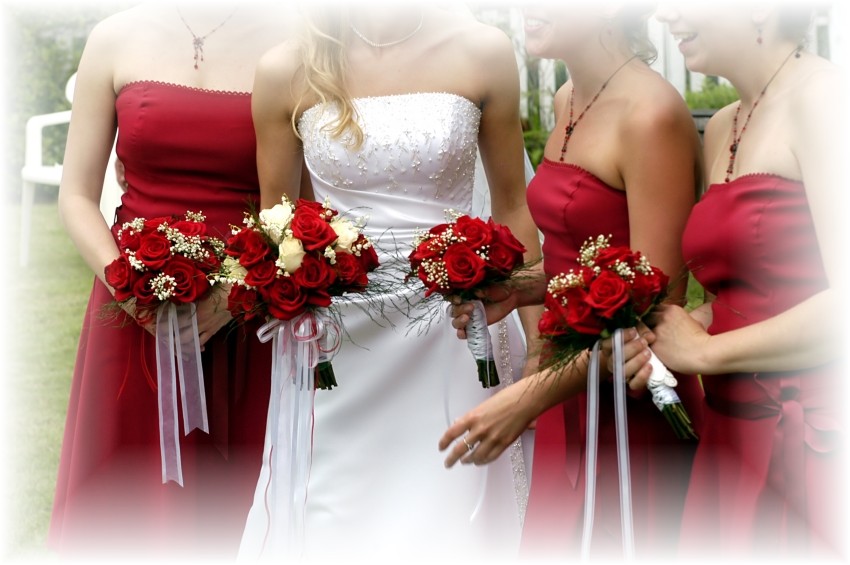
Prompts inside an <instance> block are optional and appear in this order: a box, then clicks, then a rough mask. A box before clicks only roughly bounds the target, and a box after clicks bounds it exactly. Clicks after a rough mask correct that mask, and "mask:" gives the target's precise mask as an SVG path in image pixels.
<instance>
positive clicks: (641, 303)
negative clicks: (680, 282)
mask: <svg viewBox="0 0 850 565" xmlns="http://www.w3.org/2000/svg"><path fill="white" fill-rule="evenodd" d="M668 283H669V279H668V277H667V275H665V274H664V273H663V272H662V271H661V269H658V268H657V267H652V274H651V275H644V274H641V273H637V274H636V275H635V281H634V282H633V283H632V300H633V301H634V303H635V312H636V313H637V314H638V315H639V316H642V315H644V314H645V313H646V311H647V310H649V308H650V307H651V306H652V305H653V304H654V303H655V301H656V300H657V299H658V297H659V296H661V295H662V294H663V293H664V291H665V289H666V288H667V284H668Z"/></svg>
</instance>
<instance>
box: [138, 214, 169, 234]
mask: <svg viewBox="0 0 850 565" xmlns="http://www.w3.org/2000/svg"><path fill="white" fill-rule="evenodd" d="M174 220H175V218H174V216H160V217H158V218H150V219H148V220H145V224H144V228H142V234H146V233H153V232H155V231H157V230H158V229H159V226H161V225H162V224H168V225H169V226H170V225H171V223H172V222H174Z"/></svg>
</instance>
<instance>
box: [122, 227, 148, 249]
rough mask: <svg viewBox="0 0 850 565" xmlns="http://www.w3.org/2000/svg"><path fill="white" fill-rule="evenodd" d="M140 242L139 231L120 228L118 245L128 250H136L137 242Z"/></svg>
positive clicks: (137, 247)
mask: <svg viewBox="0 0 850 565" xmlns="http://www.w3.org/2000/svg"><path fill="white" fill-rule="evenodd" d="M141 242H142V236H141V234H140V233H139V232H137V231H133V230H121V237H119V238H118V247H120V248H121V249H126V250H128V251H138V250H139V244H141Z"/></svg>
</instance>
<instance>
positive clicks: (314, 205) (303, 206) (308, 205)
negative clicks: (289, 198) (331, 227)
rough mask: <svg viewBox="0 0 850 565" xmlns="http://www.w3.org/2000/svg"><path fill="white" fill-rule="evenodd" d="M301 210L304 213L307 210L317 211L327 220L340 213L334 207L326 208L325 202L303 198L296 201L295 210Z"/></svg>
mask: <svg viewBox="0 0 850 565" xmlns="http://www.w3.org/2000/svg"><path fill="white" fill-rule="evenodd" d="M299 210H301V212H302V213H304V212H306V211H308V210H309V211H310V212H315V213H316V214H317V215H319V216H321V217H323V218H326V219H327V220H326V221H330V220H331V218H333V217H335V216H337V215H339V212H337V211H336V210H333V209H327V208H325V206H324V204H322V203H321V202H316V201H315V200H305V199H303V198H299V199H298V200H296V201H295V212H296V213H298V211H299Z"/></svg>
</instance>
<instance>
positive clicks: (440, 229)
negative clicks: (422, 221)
mask: <svg viewBox="0 0 850 565" xmlns="http://www.w3.org/2000/svg"><path fill="white" fill-rule="evenodd" d="M450 227H451V226H450V225H449V224H437V225H436V226H434V227H433V228H431V229H430V230H428V233H430V234H431V235H434V236H437V237H439V236H441V235H443V234H444V233H445V232H446V230H447V229H449V228H450Z"/></svg>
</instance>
